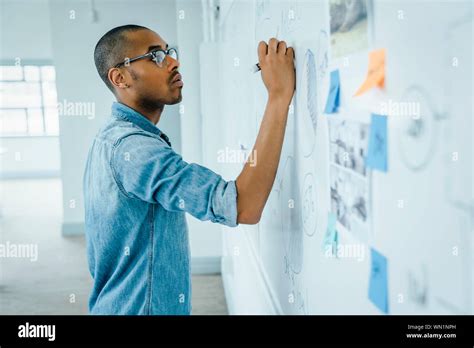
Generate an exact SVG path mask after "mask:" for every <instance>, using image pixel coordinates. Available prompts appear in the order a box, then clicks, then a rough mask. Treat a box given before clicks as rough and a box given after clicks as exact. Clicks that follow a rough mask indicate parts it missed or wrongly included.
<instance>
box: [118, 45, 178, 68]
mask: <svg viewBox="0 0 474 348" xmlns="http://www.w3.org/2000/svg"><path fill="white" fill-rule="evenodd" d="M166 56H170V57H171V58H173V59H175V60H178V51H177V50H176V48H173V47H171V48H169V49H167V50H166V51H165V50H162V49H160V48H159V49H156V50H154V51H151V52H148V53H146V54H142V55H141V56H138V57H135V58H125V60H124V61H123V62H121V63H118V64H117V65H115V66H114V68H119V67H121V66H122V65H125V66H128V65H129V64H130V63H132V62H134V61H136V60H139V59H143V58H147V57H151V60H152V61H154V62H155V63H156V65H158V66H159V67H160V68H161V67H162V66H163V62H164V61H165V58H166Z"/></svg>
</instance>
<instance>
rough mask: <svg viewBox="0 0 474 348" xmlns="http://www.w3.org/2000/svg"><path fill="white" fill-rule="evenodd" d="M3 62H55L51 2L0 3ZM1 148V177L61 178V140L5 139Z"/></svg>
mask: <svg viewBox="0 0 474 348" xmlns="http://www.w3.org/2000/svg"><path fill="white" fill-rule="evenodd" d="M0 8H1V11H0V33H1V40H0V63H1V64H5V65H12V64H15V62H16V59H17V58H19V59H20V62H21V64H22V65H25V64H28V63H30V64H35V63H43V62H52V60H53V54H52V49H51V27H50V19H49V4H48V0H37V1H26V0H15V1H13V0H0ZM0 147H2V148H5V150H6V151H7V152H6V153H5V154H3V155H2V156H1V157H0V161H1V166H0V167H1V171H0V178H18V177H33V176H35V177H42V176H58V175H59V172H60V161H59V138H58V137H54V136H52V137H51V136H48V137H6V138H0Z"/></svg>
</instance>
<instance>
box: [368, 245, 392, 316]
mask: <svg viewBox="0 0 474 348" xmlns="http://www.w3.org/2000/svg"><path fill="white" fill-rule="evenodd" d="M370 259H371V266H370V281H369V299H370V300H371V301H372V302H373V303H374V304H375V305H376V306H377V307H378V308H379V309H380V310H381V311H382V312H384V313H388V278H387V258H386V257H385V256H383V255H382V254H380V253H379V252H378V251H376V250H375V249H373V248H371V249H370Z"/></svg>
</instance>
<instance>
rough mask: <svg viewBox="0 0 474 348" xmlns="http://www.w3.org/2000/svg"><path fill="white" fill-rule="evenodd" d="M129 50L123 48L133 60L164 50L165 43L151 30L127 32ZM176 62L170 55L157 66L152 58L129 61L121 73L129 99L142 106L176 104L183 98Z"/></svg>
mask: <svg viewBox="0 0 474 348" xmlns="http://www.w3.org/2000/svg"><path fill="white" fill-rule="evenodd" d="M127 35H128V39H129V42H131V43H133V44H131V47H129V48H128V49H126V51H125V52H126V54H127V57H128V58H134V57H137V56H140V55H142V54H145V53H148V52H151V51H153V50H156V49H157V48H161V49H163V50H166V49H167V43H166V42H165V41H164V40H163V39H162V38H161V37H160V36H159V35H158V34H157V33H155V32H154V31H151V30H139V31H135V32H131V33H128V34H127ZM178 67H179V62H178V61H177V60H175V59H173V58H171V57H170V56H166V58H165V60H164V61H163V63H162V64H161V67H160V66H158V65H157V64H156V63H155V62H154V61H153V60H151V57H147V58H143V59H139V60H137V61H134V62H131V63H130V64H129V65H128V66H127V67H122V68H121V69H122V70H124V72H123V73H124V75H125V78H126V79H127V84H128V85H129V86H130V90H129V92H130V93H131V97H133V99H135V100H136V101H137V102H138V103H139V104H142V105H143V106H145V107H150V108H153V107H157V106H159V105H171V104H176V103H179V102H180V101H181V99H182V94H181V89H182V88H183V83H182V81H174V82H173V80H176V78H179V80H181V77H180V75H179V76H177V75H178Z"/></svg>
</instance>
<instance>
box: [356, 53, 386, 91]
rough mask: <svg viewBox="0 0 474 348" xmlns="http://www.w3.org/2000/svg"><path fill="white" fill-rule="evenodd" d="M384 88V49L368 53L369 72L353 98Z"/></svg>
mask: <svg viewBox="0 0 474 348" xmlns="http://www.w3.org/2000/svg"><path fill="white" fill-rule="evenodd" d="M384 86H385V48H381V49H379V50H376V51H372V52H370V53H369V71H368V72H367V78H366V79H365V81H364V83H363V84H362V86H360V87H359V89H358V90H357V92H356V93H355V96H359V95H361V94H362V93H365V92H367V91H368V90H369V89H371V88H374V87H380V88H383V87H384Z"/></svg>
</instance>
